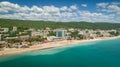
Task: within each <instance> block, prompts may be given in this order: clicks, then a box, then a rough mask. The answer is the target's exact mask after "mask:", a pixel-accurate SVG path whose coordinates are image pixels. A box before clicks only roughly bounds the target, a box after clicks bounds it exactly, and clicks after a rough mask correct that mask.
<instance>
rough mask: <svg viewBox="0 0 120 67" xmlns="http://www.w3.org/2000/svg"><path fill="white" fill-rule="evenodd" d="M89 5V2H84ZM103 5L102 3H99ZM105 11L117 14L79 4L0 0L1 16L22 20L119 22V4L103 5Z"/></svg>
mask: <svg viewBox="0 0 120 67" xmlns="http://www.w3.org/2000/svg"><path fill="white" fill-rule="evenodd" d="M82 6H84V7H87V4H82ZM97 6H99V7H101V6H102V5H97ZM103 9H104V12H116V14H114V13H112V14H105V13H102V12H99V13H98V12H90V11H88V10H86V11H85V10H80V9H78V6H77V5H70V6H61V7H56V6H54V5H51V6H47V5H46V6H37V5H33V6H31V7H29V6H27V5H23V6H21V5H19V4H15V3H11V2H8V1H3V2H0V18H7V19H22V20H45V21H48V20H49V21H64V22H68V21H91V22H98V21H99V22H102V21H106V22H118V21H120V19H119V18H118V17H119V16H120V14H118V13H119V12H120V11H119V10H120V7H119V6H118V4H115V3H114V4H108V5H107V6H105V5H104V7H103V6H102V9H101V10H103Z"/></svg>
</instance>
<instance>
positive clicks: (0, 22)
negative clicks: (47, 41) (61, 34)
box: [0, 19, 120, 29]
mask: <svg viewBox="0 0 120 67" xmlns="http://www.w3.org/2000/svg"><path fill="white" fill-rule="evenodd" d="M0 26H1V27H12V26H17V27H23V28H37V29H38V28H40V29H43V28H46V27H50V28H53V29H54V28H80V29H118V28H120V23H100V22H99V23H90V22H52V21H30V20H11V19H0Z"/></svg>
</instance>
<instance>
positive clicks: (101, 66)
mask: <svg viewBox="0 0 120 67" xmlns="http://www.w3.org/2000/svg"><path fill="white" fill-rule="evenodd" d="M82 44H84V45H82V46H81V45H80V44H75V45H74V46H73V45H72V46H64V47H59V48H52V49H46V50H39V51H33V52H28V53H23V54H18V55H12V56H5V57H0V67H120V39H115V40H106V41H98V42H90V43H82Z"/></svg>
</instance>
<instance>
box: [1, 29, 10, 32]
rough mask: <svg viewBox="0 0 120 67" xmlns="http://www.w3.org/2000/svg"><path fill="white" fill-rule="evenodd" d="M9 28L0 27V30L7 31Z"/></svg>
mask: <svg viewBox="0 0 120 67" xmlns="http://www.w3.org/2000/svg"><path fill="white" fill-rule="evenodd" d="M8 31H9V28H0V32H8Z"/></svg>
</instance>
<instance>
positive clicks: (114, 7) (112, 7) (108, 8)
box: [97, 2, 120, 14]
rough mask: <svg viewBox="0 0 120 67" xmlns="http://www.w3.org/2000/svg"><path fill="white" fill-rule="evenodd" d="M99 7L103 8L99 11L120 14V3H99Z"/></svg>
mask: <svg viewBox="0 0 120 67" xmlns="http://www.w3.org/2000/svg"><path fill="white" fill-rule="evenodd" d="M97 7H102V8H100V9H99V10H100V11H103V12H108V13H116V14H120V2H117V3H116V2H112V3H98V4H97Z"/></svg>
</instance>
